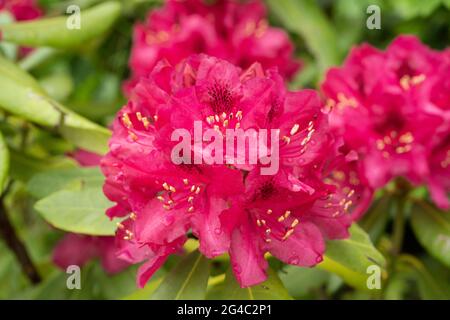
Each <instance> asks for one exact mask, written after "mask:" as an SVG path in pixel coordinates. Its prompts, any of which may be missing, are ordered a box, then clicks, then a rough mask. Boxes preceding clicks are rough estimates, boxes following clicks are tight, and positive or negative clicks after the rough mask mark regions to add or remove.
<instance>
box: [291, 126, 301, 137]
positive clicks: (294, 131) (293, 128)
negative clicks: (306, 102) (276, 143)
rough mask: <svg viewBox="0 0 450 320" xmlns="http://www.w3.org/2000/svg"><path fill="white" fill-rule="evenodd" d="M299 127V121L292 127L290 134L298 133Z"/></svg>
mask: <svg viewBox="0 0 450 320" xmlns="http://www.w3.org/2000/svg"><path fill="white" fill-rule="evenodd" d="M299 128H300V125H299V124H298V123H296V124H294V126H293V127H292V129H291V132H290V135H291V136H293V135H294V134H296V133H297V131H298V129H299Z"/></svg>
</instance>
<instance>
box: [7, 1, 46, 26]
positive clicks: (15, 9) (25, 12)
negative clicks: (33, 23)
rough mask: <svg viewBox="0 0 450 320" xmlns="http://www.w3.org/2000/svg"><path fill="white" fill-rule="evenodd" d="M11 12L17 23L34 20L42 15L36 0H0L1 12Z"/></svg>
mask: <svg viewBox="0 0 450 320" xmlns="http://www.w3.org/2000/svg"><path fill="white" fill-rule="evenodd" d="M2 10H6V11H8V12H10V13H11V14H12V15H13V16H14V18H15V19H16V20H17V21H24V20H33V19H36V18H39V17H40V16H41V15H42V11H41V9H39V7H38V5H37V1H35V0H0V11H2Z"/></svg>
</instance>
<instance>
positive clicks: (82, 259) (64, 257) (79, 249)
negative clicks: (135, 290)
mask: <svg viewBox="0 0 450 320" xmlns="http://www.w3.org/2000/svg"><path fill="white" fill-rule="evenodd" d="M96 258H100V260H101V264H102V266H103V269H104V270H105V271H106V272H107V273H109V274H114V273H117V272H120V271H122V270H124V269H125V268H126V267H128V266H129V264H128V263H126V262H125V261H122V260H120V259H118V258H117V256H116V246H115V240H114V237H92V236H85V235H80V234H74V233H69V234H67V235H66V236H65V237H64V238H63V239H62V240H60V241H59V242H58V244H57V245H56V247H55V249H54V252H53V262H54V263H55V264H56V265H57V266H58V267H60V268H62V269H64V270H65V269H66V268H67V267H68V266H70V265H76V266H79V267H81V266H83V265H85V264H86V263H87V262H88V261H90V260H92V259H96Z"/></svg>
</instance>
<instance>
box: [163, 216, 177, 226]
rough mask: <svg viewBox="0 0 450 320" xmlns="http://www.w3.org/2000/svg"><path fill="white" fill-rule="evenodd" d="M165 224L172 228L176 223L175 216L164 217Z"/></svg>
mask: <svg viewBox="0 0 450 320" xmlns="http://www.w3.org/2000/svg"><path fill="white" fill-rule="evenodd" d="M163 222H164V224H165V225H166V226H170V225H172V224H173V223H174V222H175V217H174V216H173V215H167V216H165V217H164V220H163Z"/></svg>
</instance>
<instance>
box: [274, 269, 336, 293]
mask: <svg viewBox="0 0 450 320" xmlns="http://www.w3.org/2000/svg"><path fill="white" fill-rule="evenodd" d="M279 276H280V279H281V281H282V282H283V284H284V286H285V287H286V289H287V291H288V292H289V294H290V295H291V296H292V297H294V298H296V299H299V298H312V297H314V296H313V293H315V292H316V291H317V290H319V289H320V288H321V287H324V286H325V285H326V284H327V282H328V280H329V279H330V276H331V275H330V274H329V273H328V272H326V271H324V270H321V269H319V268H300V267H297V266H292V265H287V266H285V267H284V268H283V269H282V270H280V272H279Z"/></svg>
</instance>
